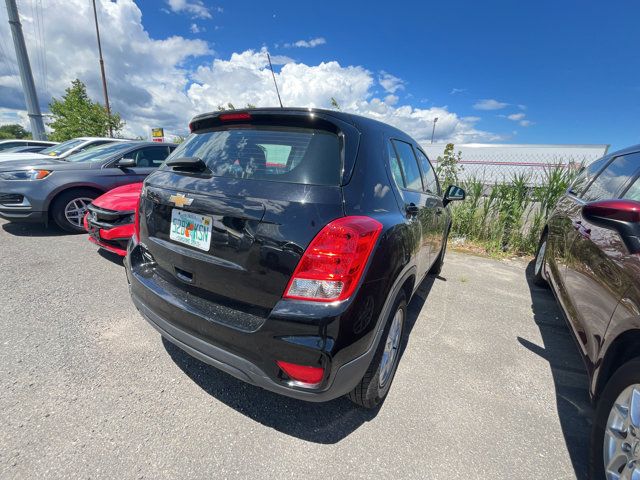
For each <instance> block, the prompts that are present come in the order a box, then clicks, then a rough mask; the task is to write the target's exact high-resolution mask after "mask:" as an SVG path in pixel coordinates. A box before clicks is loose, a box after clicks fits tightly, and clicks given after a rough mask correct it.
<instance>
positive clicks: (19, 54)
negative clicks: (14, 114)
mask: <svg viewBox="0 0 640 480" xmlns="http://www.w3.org/2000/svg"><path fill="white" fill-rule="evenodd" d="M6 3H7V14H8V16H9V25H10V26H11V34H12V35H13V45H14V47H15V49H16V58H17V59H18V69H19V70H20V81H21V82H22V89H23V90H24V99H25V102H26V104H27V114H28V115H29V123H30V124H31V134H32V135H33V138H34V139H35V140H46V139H47V135H46V133H45V131H44V122H43V121H42V113H41V112H40V105H39V104H38V96H37V95H36V86H35V85H34V84H33V73H32V72H31V64H30V63H29V55H28V54H27V47H26V46H25V44H24V35H23V34H22V25H21V24H20V16H19V15H18V7H17V5H16V0H6Z"/></svg>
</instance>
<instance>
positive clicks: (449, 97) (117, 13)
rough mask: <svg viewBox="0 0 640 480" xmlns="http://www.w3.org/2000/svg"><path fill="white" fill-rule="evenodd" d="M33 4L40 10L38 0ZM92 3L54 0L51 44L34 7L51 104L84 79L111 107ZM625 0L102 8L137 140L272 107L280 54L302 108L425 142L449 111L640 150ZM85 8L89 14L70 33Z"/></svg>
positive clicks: (508, 134)
mask: <svg viewBox="0 0 640 480" xmlns="http://www.w3.org/2000/svg"><path fill="white" fill-rule="evenodd" d="M30 2H32V3H34V5H37V2H34V0H23V2H22V4H23V5H27V7H28V6H29V5H30ZM88 3H90V2H86V1H84V0H67V1H63V0H51V1H50V2H44V5H45V7H44V8H45V11H44V18H45V20H46V21H45V38H44V39H40V42H38V38H37V35H36V33H35V32H36V30H35V29H34V28H32V27H33V25H34V22H33V21H32V19H31V18H30V17H29V15H30V11H31V10H30V9H29V8H24V9H23V11H22V12H21V13H22V20H23V25H24V26H25V36H26V37H27V45H28V48H29V49H30V55H31V58H32V64H34V75H35V76H36V81H37V82H38V78H40V82H39V83H40V84H43V83H44V82H43V81H42V72H41V71H39V69H38V65H39V63H38V59H40V61H42V59H43V57H44V60H45V63H47V65H48V67H47V71H48V73H49V75H48V76H47V80H48V81H47V84H46V85H44V86H43V87H42V88H40V92H41V93H40V97H41V98H40V100H41V104H42V105H43V108H44V109H45V110H46V107H47V104H48V102H49V101H50V99H51V97H52V96H60V95H61V94H62V93H63V92H64V88H65V85H68V83H69V81H70V80H71V79H73V78H75V77H77V78H81V79H82V80H83V81H84V82H85V83H86V84H87V86H88V90H89V93H90V94H91V95H92V96H93V97H94V98H96V99H97V100H101V87H100V82H99V75H98V70H97V68H96V66H97V62H96V59H95V32H94V31H93V30H92V28H93V26H92V17H91V15H92V12H91V11H90V10H89V7H88V6H87V5H88ZM612 4H613V2H609V3H605V2H593V1H582V2H579V1H561V2H558V1H555V2H550V1H537V2H526V4H525V2H514V1H492V2H477V1H447V2H437V3H435V2H417V1H414V2H406V1H396V2H391V3H389V2H384V3H383V2H362V1H344V0H343V1H340V2H337V1H329V0H327V1H323V2H305V1H296V2H293V1H286V2H285V1H278V2H264V1H233V2H232V1H225V0H221V1H217V2H210V1H209V0H137V1H135V2H134V0H117V1H116V2H114V3H112V2H109V1H107V0H99V1H98V6H99V17H100V20H101V24H102V30H103V49H104V51H105V63H106V66H107V76H108V81H109V85H110V90H111V91H112V102H113V104H114V106H115V109H116V110H118V111H120V112H121V113H122V114H123V117H124V118H125V120H126V121H127V125H128V128H129V130H128V132H131V134H140V132H146V131H148V130H149V128H150V127H153V126H165V127H168V128H169V129H174V130H175V131H177V132H182V131H183V130H184V128H185V127H186V124H187V121H188V118H189V117H190V116H191V115H193V114H196V113H199V112H201V111H203V110H210V109H215V108H216V106H217V105H218V104H220V103H224V102H225V101H227V100H228V101H234V103H235V104H237V105H242V104H243V103H253V104H257V105H265V106H266V105H272V104H273V102H274V101H275V100H274V99H275V97H274V96H273V94H272V92H270V91H269V89H270V88H271V86H270V85H269V84H268V82H267V80H268V79H269V78H270V73H268V70H267V69H266V65H265V64H264V61H263V59H264V55H263V53H264V52H263V51H262V50H261V49H264V48H266V49H268V50H269V51H270V52H271V54H272V56H274V57H275V58H277V59H279V61H278V62H277V63H278V65H276V66H275V68H276V73H277V74H278V79H279V81H280V82H281V89H282V90H283V92H282V93H283V98H286V100H287V102H288V103H289V104H295V105H297V104H300V105H315V106H328V101H329V99H330V97H331V96H333V95H334V92H335V96H336V98H338V99H340V101H341V104H342V105H343V106H344V109H346V110H351V111H354V112H356V113H360V114H365V115H371V116H376V117H377V118H380V119H381V120H383V121H389V122H391V123H395V124H396V125H397V126H399V127H400V128H404V129H406V130H408V131H409V133H410V134H412V135H414V136H416V137H418V139H419V141H428V139H429V136H430V133H431V126H432V125H433V118H434V117H436V116H437V117H439V122H438V125H437V127H438V129H437V133H436V140H437V141H448V140H454V141H456V142H458V143H459V142H462V141H493V142H504V143H608V144H611V145H612V147H613V148H619V147H624V146H627V145H630V144H634V143H640V75H639V74H640V58H639V57H640V48H638V47H639V46H640V32H639V31H638V29H637V25H636V24H637V19H638V18H640V4H639V3H637V2H631V1H627V2H618V3H617V4H616V5H615V6H614V5H612ZM65 9H67V10H65ZM1 10H3V9H0V36H2V38H3V39H4V44H5V45H4V46H5V48H8V43H7V42H9V39H10V37H9V32H8V29H7V28H6V16H5V17H3V16H2V15H6V14H4V12H2V11H1ZM69 15H75V16H76V17H83V16H86V17H87V22H79V21H78V22H76V23H74V28H73V29H69V28H67V26H65V25H67V22H66V21H65V20H64V19H65V18H68V17H69ZM314 39H315V41H313V40H314ZM296 42H298V45H300V42H302V45H304V42H308V44H307V46H306V47H305V46H298V47H296V46H294V44H296ZM9 44H10V43H9ZM309 44H310V45H309ZM45 46H46V48H45ZM39 49H40V50H39ZM55 49H58V50H57V51H56V50H55ZM39 52H43V53H39ZM38 55H40V57H38ZM11 61H12V59H11V58H10V56H9V57H7V56H2V57H0V78H5V79H7V81H6V82H5V81H3V82H0V122H1V121H2V120H3V119H7V118H18V117H20V118H25V116H24V112H22V111H21V110H20V105H21V102H22V101H21V92H20V89H19V81H18V79H17V76H16V75H15V66H14V65H12V64H11ZM40 70H42V69H40ZM385 72H386V73H385ZM386 75H390V76H391V77H386V78H387V80H389V79H391V80H392V81H390V82H385V81H384V80H385V76H386ZM394 78H395V79H396V80H395V82H394V81H393V80H394ZM2 83H5V85H6V86H3V85H2ZM45 86H46V88H44V87H45Z"/></svg>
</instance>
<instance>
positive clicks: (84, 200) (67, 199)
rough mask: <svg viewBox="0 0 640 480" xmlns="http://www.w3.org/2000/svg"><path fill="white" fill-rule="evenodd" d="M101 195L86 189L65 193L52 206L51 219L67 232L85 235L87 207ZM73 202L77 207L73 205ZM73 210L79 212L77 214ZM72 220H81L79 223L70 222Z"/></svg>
mask: <svg viewBox="0 0 640 480" xmlns="http://www.w3.org/2000/svg"><path fill="white" fill-rule="evenodd" d="M99 195H100V193H99V192H96V191H95V190H89V189H86V188H74V189H73V190H68V191H66V192H63V193H61V194H60V195H59V196H58V198H56V199H55V200H54V201H53V203H52V204H51V209H50V212H51V218H52V219H53V221H54V222H55V224H56V225H57V226H58V227H60V228H61V229H62V230H64V231H66V232H70V233H84V232H85V230H84V226H83V224H82V220H83V218H84V213H86V207H87V205H89V203H91V201H92V200H95V199H96V198H97V197H98V196H99ZM73 202H75V205H71V204H72V203H73ZM74 207H75V208H74ZM68 208H69V211H68V210H67V209H68ZM73 210H77V214H76V212H74V211H73ZM67 212H68V213H67ZM70 218H71V219H73V220H75V219H77V218H79V223H76V222H75V221H72V220H70Z"/></svg>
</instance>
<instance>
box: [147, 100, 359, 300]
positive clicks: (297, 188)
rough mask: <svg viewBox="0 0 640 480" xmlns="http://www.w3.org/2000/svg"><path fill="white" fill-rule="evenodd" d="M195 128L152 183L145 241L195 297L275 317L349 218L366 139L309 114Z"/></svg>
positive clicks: (259, 114) (204, 122)
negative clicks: (287, 292) (325, 230)
mask: <svg viewBox="0 0 640 480" xmlns="http://www.w3.org/2000/svg"><path fill="white" fill-rule="evenodd" d="M191 128H192V134H191V135H190V136H189V137H188V138H187V139H186V140H185V142H184V143H182V144H181V145H180V146H179V147H178V148H177V149H176V150H175V152H174V153H173V154H172V155H171V156H170V157H169V159H167V161H166V162H165V164H164V165H163V166H162V167H161V168H160V169H159V170H158V171H157V172H155V173H153V174H152V175H150V176H149V177H148V178H147V180H146V181H145V188H144V190H143V194H142V201H141V206H140V241H141V243H142V244H143V245H144V247H145V248H146V250H147V251H148V252H149V253H150V254H151V255H152V256H153V259H154V261H155V262H156V264H157V267H156V268H157V270H158V273H159V274H161V275H162V276H163V277H165V279H167V280H169V281H171V282H172V283H173V284H174V285H179V286H180V285H181V286H182V287H183V288H184V289H186V290H187V291H188V292H189V294H190V295H196V296H199V297H204V298H208V299H213V300H214V301H219V302H220V303H223V304H227V303H228V301H230V302H231V303H236V302H239V303H241V304H246V305H247V306H251V307H257V308H259V309H260V310H263V311H268V310H270V309H271V308H273V306H274V305H275V304H276V302H278V300H279V299H280V298H281V297H282V294H283V291H284V289H285V288H286V286H287V283H288V281H289V278H290V277H291V275H292V273H293V271H294V270H295V267H296V265H297V264H298V261H299V260H300V258H301V256H302V254H303V252H304V250H305V248H306V247H307V245H308V244H309V243H310V242H311V240H312V239H313V237H314V236H315V235H316V234H317V233H318V232H319V231H320V229H322V227H323V226H325V225H326V224H327V223H329V222H330V221H331V220H334V219H336V218H339V217H342V216H344V210H343V205H342V192H341V185H342V184H343V182H345V179H346V178H348V175H350V172H351V170H352V169H353V163H354V161H355V156H356V152H357V148H358V141H359V134H358V133H357V131H356V130H355V128H354V127H353V126H351V125H350V124H349V123H347V122H345V121H344V120H341V119H338V118H335V117H333V116H332V115H330V114H328V113H322V112H309V111H302V110H293V111H291V110H288V111H283V110H260V111H250V112H249V113H246V112H241V113H239V112H232V113H220V114H213V115H209V116H201V117H196V118H195V119H194V121H193V122H192V124H191ZM181 159H184V161H182V160H181Z"/></svg>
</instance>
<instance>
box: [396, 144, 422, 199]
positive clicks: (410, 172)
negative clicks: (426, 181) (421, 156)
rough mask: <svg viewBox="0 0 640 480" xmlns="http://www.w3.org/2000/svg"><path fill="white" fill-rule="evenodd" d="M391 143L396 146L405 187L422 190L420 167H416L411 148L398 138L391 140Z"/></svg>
mask: <svg viewBox="0 0 640 480" xmlns="http://www.w3.org/2000/svg"><path fill="white" fill-rule="evenodd" d="M392 143H393V145H394V146H395V147H396V152H397V155H398V159H399V160H400V166H401V167H402V176H403V177H404V186H405V188H407V189H409V190H422V179H421V178H420V169H419V168H418V163H417V161H416V156H415V154H414V153H413V148H412V147H411V145H409V144H408V143H405V142H401V141H399V140H392Z"/></svg>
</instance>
